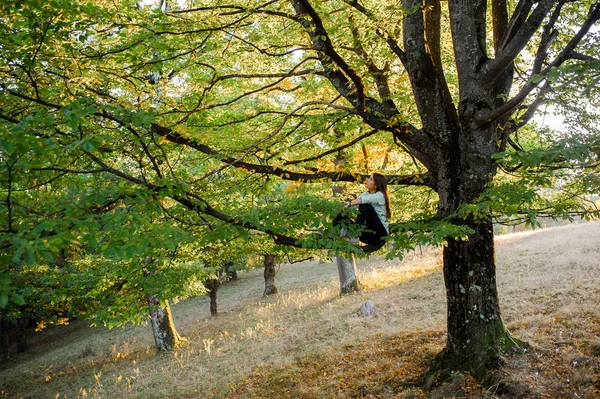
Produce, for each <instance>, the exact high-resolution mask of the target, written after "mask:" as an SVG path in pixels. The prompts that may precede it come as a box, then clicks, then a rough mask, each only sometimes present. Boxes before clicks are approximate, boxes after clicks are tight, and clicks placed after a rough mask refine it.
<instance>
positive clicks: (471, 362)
mask: <svg viewBox="0 0 600 399" xmlns="http://www.w3.org/2000/svg"><path fill="white" fill-rule="evenodd" d="M470 224H471V227H472V228H473V230H474V233H473V234H471V235H469V237H468V239H466V240H458V239H449V240H448V245H447V246H446V247H445V248H444V282H445V286H446V300H447V325H448V336H447V341H446V347H445V349H444V351H443V352H442V353H441V354H440V355H439V356H438V358H437V359H436V364H435V365H434V367H433V370H432V374H433V373H438V375H439V374H440V373H441V374H444V373H449V372H451V371H462V372H466V373H469V374H471V375H473V376H474V377H476V378H478V379H479V380H480V381H482V382H485V380H486V379H487V378H488V376H489V373H488V371H489V369H490V367H492V366H494V365H495V364H496V363H497V361H498V359H499V358H500V356H501V355H502V354H504V353H506V352H507V351H508V350H509V349H510V348H512V347H514V346H517V345H519V341H517V340H515V339H513V338H512V337H511V335H510V333H509V332H508V330H507V329H506V328H505V327H504V324H503V322H502V317H501V313H500V306H499V302H498V292H497V288H496V269H495V262H494V239H493V232H492V223H491V221H489V220H483V221H477V222H475V221H473V220H471V223H470Z"/></svg>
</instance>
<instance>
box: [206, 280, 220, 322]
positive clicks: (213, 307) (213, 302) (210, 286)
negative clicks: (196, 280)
mask: <svg viewBox="0 0 600 399" xmlns="http://www.w3.org/2000/svg"><path fill="white" fill-rule="evenodd" d="M220 286H221V280H220V279H219V278H218V277H217V278H209V279H208V280H206V281H204V287H206V289H207V290H208V296H209V297H210V314H211V316H216V315H217V292H218V291H219V287H220Z"/></svg>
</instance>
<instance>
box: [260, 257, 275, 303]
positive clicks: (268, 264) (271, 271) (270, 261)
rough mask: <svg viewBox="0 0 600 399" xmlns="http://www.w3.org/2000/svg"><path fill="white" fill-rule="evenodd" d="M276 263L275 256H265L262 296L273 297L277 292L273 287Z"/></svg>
mask: <svg viewBox="0 0 600 399" xmlns="http://www.w3.org/2000/svg"><path fill="white" fill-rule="evenodd" d="M276 261H277V256H276V255H265V273H264V276H265V291H264V293H263V296H269V295H274V294H277V292H279V290H278V289H277V286H276V285H275V280H276V277H277V270H276V268H275V266H276Z"/></svg>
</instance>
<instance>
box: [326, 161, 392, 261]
mask: <svg viewBox="0 0 600 399" xmlns="http://www.w3.org/2000/svg"><path fill="white" fill-rule="evenodd" d="M365 186H366V187H367V190H368V191H367V192H364V193H362V194H361V195H360V196H358V198H356V199H354V200H352V201H350V202H349V203H348V206H349V207H350V206H357V205H358V216H357V218H356V220H351V219H350V218H349V217H348V215H344V214H343V213H341V214H339V215H338V216H337V217H336V218H335V219H334V221H333V225H334V226H338V225H341V226H342V227H345V228H347V227H348V225H350V224H357V225H360V226H364V227H366V229H367V230H366V231H363V232H362V233H361V234H360V237H359V239H360V241H361V242H362V243H364V244H365V245H361V246H360V248H361V249H362V250H363V252H367V253H368V252H374V251H377V250H378V249H380V248H381V247H383V245H384V244H385V240H384V239H383V238H384V237H385V236H387V235H389V223H388V219H389V218H390V217H391V216H392V211H391V209H390V198H389V196H388V191H387V180H386V178H385V177H384V176H383V175H381V174H379V173H373V174H372V175H371V176H369V177H368V178H367V180H365Z"/></svg>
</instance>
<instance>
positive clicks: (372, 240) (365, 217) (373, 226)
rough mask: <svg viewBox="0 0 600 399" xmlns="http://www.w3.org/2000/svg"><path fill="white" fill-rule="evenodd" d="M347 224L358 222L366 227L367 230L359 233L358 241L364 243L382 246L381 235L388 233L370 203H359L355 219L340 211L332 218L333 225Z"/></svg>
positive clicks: (383, 242)
mask: <svg viewBox="0 0 600 399" xmlns="http://www.w3.org/2000/svg"><path fill="white" fill-rule="evenodd" d="M349 224H358V225H360V226H364V227H366V228H367V231H363V232H362V233H361V234H360V241H361V242H364V243H365V244H370V245H374V246H379V247H381V246H383V244H385V241H384V240H383V237H385V236H387V235H388V233H387V231H386V229H385V227H384V226H383V223H381V219H379V216H378V215H377V212H375V208H373V205H371V204H360V205H359V206H358V216H357V217H356V220H352V219H351V218H350V217H349V216H348V215H346V214H344V213H340V214H339V215H337V216H336V218H335V219H334V220H333V225H334V226H338V225H341V226H342V227H343V226H348V225H349Z"/></svg>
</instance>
